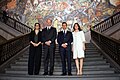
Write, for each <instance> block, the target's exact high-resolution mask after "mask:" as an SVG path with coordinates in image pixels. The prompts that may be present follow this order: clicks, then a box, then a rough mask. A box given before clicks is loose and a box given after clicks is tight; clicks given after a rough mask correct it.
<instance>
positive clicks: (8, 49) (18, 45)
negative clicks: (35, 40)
mask: <svg viewBox="0 0 120 80" xmlns="http://www.w3.org/2000/svg"><path fill="white" fill-rule="evenodd" d="M28 45H29V34H24V35H22V36H18V37H16V38H13V39H11V40H8V41H7V42H5V43H2V44H0V65H2V64H3V63H4V62H6V61H7V60H9V59H10V58H12V57H13V56H14V55H16V54H17V53H18V52H19V51H21V50H22V49H24V48H25V47H27V46H28Z"/></svg>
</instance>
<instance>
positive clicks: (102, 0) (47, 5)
mask: <svg viewBox="0 0 120 80" xmlns="http://www.w3.org/2000/svg"><path fill="white" fill-rule="evenodd" d="M16 4H17V5H16V7H15V8H14V9H9V13H10V16H11V17H13V18H15V19H16V20H19V21H21V22H23V23H25V24H27V25H28V26H30V27H32V28H33V26H34V23H35V22H39V23H40V24H41V26H42V28H44V26H45V21H46V19H47V18H51V19H52V20H53V26H54V27H56V28H57V30H58V31H59V30H60V29H61V22H63V21H66V22H67V23H68V27H69V30H72V27H73V24H74V23H75V22H78V23H79V24H80V26H81V27H82V28H83V30H84V31H87V27H88V26H89V25H92V26H93V25H95V24H97V23H99V22H101V21H102V20H104V19H106V18H108V17H109V16H111V15H112V14H114V13H116V12H118V11H120V0H16Z"/></svg>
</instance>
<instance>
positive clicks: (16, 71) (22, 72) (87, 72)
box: [5, 69, 114, 75]
mask: <svg viewBox="0 0 120 80" xmlns="http://www.w3.org/2000/svg"><path fill="white" fill-rule="evenodd" d="M5 72H6V73H9V74H27V73H28V72H27V70H26V71H24V70H14V69H13V70H12V69H10V70H6V71H5ZM43 73H44V72H40V74H43ZM61 73H62V72H61V71H60V72H58V71H57V72H55V71H54V74H57V75H58V74H59V75H60V74H61ZM112 73H113V74H114V71H113V70H100V71H97V70H95V71H93V70H91V71H83V74H84V75H90V74H112ZM72 74H76V72H72Z"/></svg>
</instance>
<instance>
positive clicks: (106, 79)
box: [0, 74, 120, 80]
mask: <svg viewBox="0 0 120 80" xmlns="http://www.w3.org/2000/svg"><path fill="white" fill-rule="evenodd" d="M118 76H119V75H118V74H100V75H99V74H93V75H92V74H91V75H82V76H77V75H76V74H73V75H72V76H68V75H66V76H61V75H56V74H54V75H53V76H43V75H41V74H40V75H24V74H23V75H17V74H1V75H0V78H1V80H120V79H119V77H118Z"/></svg>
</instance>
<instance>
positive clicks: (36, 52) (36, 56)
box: [28, 23, 42, 75]
mask: <svg viewBox="0 0 120 80" xmlns="http://www.w3.org/2000/svg"><path fill="white" fill-rule="evenodd" d="M40 28H41V26H40V24H39V23H35V28H34V31H31V33H30V37H29V40H30V49H29V61H28V74H29V75H33V74H34V75H38V74H39V70H40V66H41V56H42V43H41V42H42V32H41V31H40Z"/></svg>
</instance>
